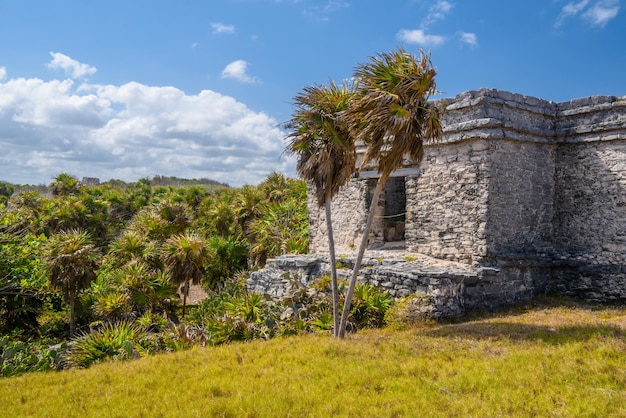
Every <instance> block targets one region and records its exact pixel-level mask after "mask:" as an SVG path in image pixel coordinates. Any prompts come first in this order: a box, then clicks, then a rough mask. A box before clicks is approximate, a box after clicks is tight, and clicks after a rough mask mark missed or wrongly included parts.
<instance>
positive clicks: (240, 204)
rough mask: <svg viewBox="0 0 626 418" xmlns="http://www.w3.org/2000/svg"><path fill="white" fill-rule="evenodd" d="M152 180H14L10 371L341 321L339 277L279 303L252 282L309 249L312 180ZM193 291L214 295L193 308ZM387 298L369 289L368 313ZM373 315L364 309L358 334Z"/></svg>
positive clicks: (6, 231)
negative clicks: (270, 262)
mask: <svg viewBox="0 0 626 418" xmlns="http://www.w3.org/2000/svg"><path fill="white" fill-rule="evenodd" d="M156 180H157V182H156V184H155V183H154V182H153V180H150V179H140V180H139V181H137V182H136V183H130V184H126V183H123V182H120V181H112V182H107V183H104V184H100V185H92V184H83V183H82V182H80V181H79V180H78V179H76V178H75V177H73V176H71V175H70V174H67V173H63V174H61V175H59V176H57V177H56V178H55V179H54V181H53V182H52V183H51V184H50V185H49V188H48V189H46V190H42V189H41V188H39V189H38V188H28V187H25V186H19V185H15V186H11V187H10V188H9V187H8V186H6V187H5V189H7V190H9V191H12V194H11V195H10V196H9V197H8V199H7V200H6V204H3V203H0V375H1V376H12V375H16V374H21V373H24V372H27V371H45V370H56V369H65V368H76V367H87V366H89V365H91V364H94V363H99V362H103V361H110V360H127V359H133V358H138V357H143V356H146V355H150V354H154V353H159V352H164V351H178V350H182V349H189V348H192V347H197V346H205V345H219V344H225V343H230V342H233V341H248V340H252V339H269V338H272V337H276V336H280V335H290V334H298V333H301V332H315V333H317V332H328V331H329V330H331V329H333V326H332V315H330V314H329V312H330V310H331V309H332V308H331V307H332V306H333V303H332V302H331V300H332V297H331V295H330V293H331V288H330V284H329V283H330V280H327V279H326V278H322V279H320V282H319V283H318V284H316V290H314V291H313V290H311V289H303V288H302V287H301V286H300V287H299V286H298V284H297V283H299V282H298V280H295V279H296V278H294V280H293V283H294V284H293V290H292V292H291V294H290V295H289V297H288V298H286V299H285V301H283V302H281V303H279V302H274V301H271V300H266V299H265V298H264V297H262V296H260V295H256V294H248V292H247V289H246V284H245V280H246V277H247V276H246V275H247V272H249V271H250V270H253V269H256V268H259V267H262V266H263V265H264V264H265V261H266V259H267V258H268V257H273V256H276V255H280V254H283V253H287V252H289V253H305V252H307V251H308V218H307V208H306V201H307V199H306V193H307V191H306V184H305V182H304V181H302V180H295V179H290V178H286V177H285V176H283V175H281V174H277V173H272V174H270V175H269V176H268V177H267V178H266V179H265V181H263V182H262V183H260V184H259V185H258V186H250V185H247V186H244V187H241V188H231V187H227V186H225V185H221V184H215V183H210V184H207V183H206V182H198V183H190V182H188V181H181V182H177V181H176V180H175V179H172V178H167V181H168V182H169V183H171V184H170V185H167V186H163V185H160V184H161V183H163V181H164V178H162V177H158V178H157V179H156ZM181 183H182V184H181ZM192 285H199V286H201V287H202V288H203V289H204V291H205V292H206V293H207V297H206V298H205V299H204V300H203V301H197V300H194V303H193V305H192V306H188V297H189V292H190V289H191V287H192ZM344 287H345V286H344ZM381 295H382V292H379V291H374V294H373V295H370V294H369V293H368V294H367V298H368V300H369V299H371V301H369V302H364V303H365V304H366V305H367V308H366V309H365V317H367V316H368V312H371V315H372V318H374V317H380V315H381V312H384V311H385V310H386V309H387V307H388V304H389V303H388V302H389V301H390V298H389V296H388V295H386V294H385V295H382V296H381ZM342 298H343V296H341V298H340V297H339V296H337V298H336V299H335V300H336V303H340V302H341V301H342V300H343V299H342ZM329 318H330V320H331V322H330V323H329ZM372 323H373V322H371V321H370V322H369V323H368V321H367V320H363V312H361V309H359V310H358V311H357V310H355V316H354V318H353V321H352V326H353V328H354V329H357V328H362V327H366V326H370V325H371V324H372Z"/></svg>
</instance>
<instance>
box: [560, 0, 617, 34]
mask: <svg viewBox="0 0 626 418" xmlns="http://www.w3.org/2000/svg"><path fill="white" fill-rule="evenodd" d="M588 6H589V7H588ZM619 9H620V6H619V0H597V1H594V2H593V3H592V2H590V0H580V1H578V2H570V3H567V4H566V5H565V6H563V8H562V9H561V12H560V13H559V16H558V17H557V19H556V22H555V23H554V26H555V27H557V28H558V27H560V26H562V25H563V23H564V22H565V20H566V19H567V18H569V17H572V16H577V15H580V16H581V17H582V19H584V20H585V21H586V22H587V23H589V24H590V25H592V26H598V27H601V28H602V27H604V26H605V25H606V24H607V23H608V22H609V21H610V20H611V19H613V18H615V17H616V16H617V14H618V13H619Z"/></svg>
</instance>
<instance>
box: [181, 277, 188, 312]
mask: <svg viewBox="0 0 626 418" xmlns="http://www.w3.org/2000/svg"><path fill="white" fill-rule="evenodd" d="M183 289H184V290H183V316H182V317H181V318H184V317H185V306H187V293H189V282H187V283H185V286H184V287H183Z"/></svg>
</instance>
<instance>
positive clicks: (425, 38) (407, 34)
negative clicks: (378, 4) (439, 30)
mask: <svg viewBox="0 0 626 418" xmlns="http://www.w3.org/2000/svg"><path fill="white" fill-rule="evenodd" d="M398 39H400V40H401V41H403V42H407V43H410V44H417V45H420V46H439V45H442V44H443V43H445V41H446V38H445V37H444V36H441V35H429V34H427V33H426V32H424V31H423V30H422V29H413V30H409V29H402V30H401V31H400V32H398Z"/></svg>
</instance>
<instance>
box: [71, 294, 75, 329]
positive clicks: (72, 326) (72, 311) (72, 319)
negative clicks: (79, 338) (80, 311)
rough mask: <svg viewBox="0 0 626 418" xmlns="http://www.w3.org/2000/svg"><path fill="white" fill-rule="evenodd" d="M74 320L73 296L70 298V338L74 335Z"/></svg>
mask: <svg viewBox="0 0 626 418" xmlns="http://www.w3.org/2000/svg"><path fill="white" fill-rule="evenodd" d="M75 328H76V318H74V296H70V338H71V337H72V336H73V335H74V329H75Z"/></svg>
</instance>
